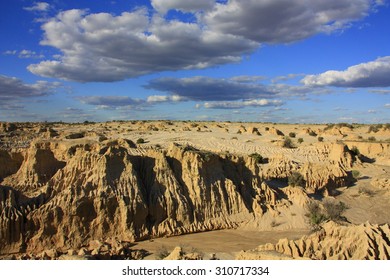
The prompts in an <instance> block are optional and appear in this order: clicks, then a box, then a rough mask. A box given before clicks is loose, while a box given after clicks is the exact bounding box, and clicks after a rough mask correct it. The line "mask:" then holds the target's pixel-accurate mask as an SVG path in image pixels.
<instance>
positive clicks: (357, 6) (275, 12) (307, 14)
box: [203, 0, 381, 43]
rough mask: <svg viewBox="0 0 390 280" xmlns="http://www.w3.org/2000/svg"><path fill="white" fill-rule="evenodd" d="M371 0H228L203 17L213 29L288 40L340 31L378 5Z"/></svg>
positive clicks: (266, 40) (268, 39) (267, 40)
mask: <svg viewBox="0 0 390 280" xmlns="http://www.w3.org/2000/svg"><path fill="white" fill-rule="evenodd" d="M380 4H381V3H378V1H372V0H327V1H324V0H299V1H290V0H272V1H258V0H247V1H240V0H229V1H227V3H219V4H216V6H215V8H214V9H213V10H211V11H209V12H207V13H205V15H204V17H203V21H204V22H205V23H206V24H207V25H208V26H209V28H211V29H213V30H218V31H219V32H223V33H227V34H232V35H236V36H243V37H245V38H248V39H251V40H254V41H257V42H261V43H289V42H294V41H297V40H302V39H305V38H308V37H310V36H312V35H314V34H317V33H324V32H325V33H328V32H333V31H336V30H342V29H344V28H346V27H348V26H349V25H350V23H351V22H352V21H354V20H358V19H361V18H363V17H364V16H366V15H367V14H368V12H369V11H370V9H371V8H373V7H374V6H376V5H380Z"/></svg>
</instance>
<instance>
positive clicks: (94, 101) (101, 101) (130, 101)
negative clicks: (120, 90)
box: [76, 95, 145, 109]
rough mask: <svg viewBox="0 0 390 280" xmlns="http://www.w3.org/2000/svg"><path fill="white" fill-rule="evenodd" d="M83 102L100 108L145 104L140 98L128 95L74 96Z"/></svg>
mask: <svg viewBox="0 0 390 280" xmlns="http://www.w3.org/2000/svg"><path fill="white" fill-rule="evenodd" d="M76 99H77V100H79V101H80V102H81V103H83V104H87V105H95V106H97V107H98V108H100V109H116V108H120V107H128V108H130V107H137V106H143V105H145V101H144V100H142V99H134V98H131V97H129V96H96V95H95V96H79V97H76Z"/></svg>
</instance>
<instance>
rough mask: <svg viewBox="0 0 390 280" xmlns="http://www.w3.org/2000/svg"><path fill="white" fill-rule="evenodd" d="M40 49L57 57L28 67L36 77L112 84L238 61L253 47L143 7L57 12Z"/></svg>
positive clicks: (49, 23)
mask: <svg viewBox="0 0 390 280" xmlns="http://www.w3.org/2000/svg"><path fill="white" fill-rule="evenodd" d="M42 29H43V30H44V40H43V41H42V42H41V44H42V45H46V46H52V47H55V48H57V49H59V50H60V51H61V53H62V54H63V55H62V56H61V58H60V59H58V60H46V61H42V62H40V63H39V64H32V65H30V66H29V67H28V69H29V70H30V71H31V72H32V73H34V74H37V75H41V76H45V77H56V78H60V79H65V80H74V81H80V82H91V81H103V82H110V81H118V80H123V79H127V78H131V77H136V76H140V75H145V74H148V73H153V72H161V71H166V70H181V69H199V68H206V67H210V66H214V65H219V64H225V63H231V62H238V61H240V60H241V57H242V55H243V54H247V53H250V52H252V51H253V50H255V49H256V48H257V47H258V44H257V43H255V42H252V41H249V40H246V39H243V38H241V37H238V36H233V35H229V34H222V33H217V32H214V31H212V30H209V29H207V28H203V27H202V26H200V25H198V24H197V23H185V22H180V21H167V20H165V19H163V18H162V17H160V16H157V15H154V16H153V17H152V18H149V14H148V11H147V10H146V9H139V10H136V11H133V12H130V13H129V12H124V13H122V14H121V15H118V16H114V15H111V14H108V13H98V14H87V13H86V12H85V11H82V10H68V11H64V12H61V13H59V14H58V15H57V16H56V17H55V18H52V19H50V20H48V22H47V23H45V24H44V25H43V26H42Z"/></svg>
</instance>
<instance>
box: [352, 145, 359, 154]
mask: <svg viewBox="0 0 390 280" xmlns="http://www.w3.org/2000/svg"><path fill="white" fill-rule="evenodd" d="M350 151H351V153H352V155H354V156H360V151H359V149H358V148H357V147H356V146H353V147H352V149H351V150H350Z"/></svg>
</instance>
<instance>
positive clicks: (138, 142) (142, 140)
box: [137, 138, 145, 144]
mask: <svg viewBox="0 0 390 280" xmlns="http://www.w3.org/2000/svg"><path fill="white" fill-rule="evenodd" d="M144 143H145V139H143V138H138V139H137V144H144Z"/></svg>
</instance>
